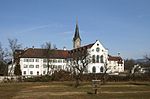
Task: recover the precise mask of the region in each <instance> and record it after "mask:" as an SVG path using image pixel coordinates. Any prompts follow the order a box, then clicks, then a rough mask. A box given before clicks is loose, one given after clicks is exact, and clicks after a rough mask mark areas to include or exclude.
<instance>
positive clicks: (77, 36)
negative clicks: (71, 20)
mask: <svg viewBox="0 0 150 99" xmlns="http://www.w3.org/2000/svg"><path fill="white" fill-rule="evenodd" d="M77 38H79V39H80V40H81V38H80V34H79V27H78V18H76V28H75V35H74V38H73V40H74V41H75V40H76V39H77Z"/></svg>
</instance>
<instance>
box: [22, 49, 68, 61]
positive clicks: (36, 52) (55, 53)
mask: <svg viewBox="0 0 150 99" xmlns="http://www.w3.org/2000/svg"><path fill="white" fill-rule="evenodd" d="M46 51H47V49H40V48H29V49H27V50H25V51H24V53H23V54H22V55H21V58H46V57H47V53H46ZM48 53H49V56H48V57H49V58H62V59H64V58H69V57H70V55H69V53H68V51H67V50H57V49H56V50H54V49H53V50H49V52H48Z"/></svg>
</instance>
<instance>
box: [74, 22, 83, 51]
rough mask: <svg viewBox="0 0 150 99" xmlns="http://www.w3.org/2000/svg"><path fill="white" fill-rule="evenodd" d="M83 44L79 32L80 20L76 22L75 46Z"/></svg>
mask: <svg viewBox="0 0 150 99" xmlns="http://www.w3.org/2000/svg"><path fill="white" fill-rule="evenodd" d="M80 46H81V38H80V34H79V27H78V22H76V28H75V34H74V37H73V48H79V47H80Z"/></svg>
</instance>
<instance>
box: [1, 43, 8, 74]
mask: <svg viewBox="0 0 150 99" xmlns="http://www.w3.org/2000/svg"><path fill="white" fill-rule="evenodd" d="M7 56H8V53H7V50H6V49H5V50H4V49H3V47H2V44H1V42H0V74H3V75H7V65H6V60H5V59H6V57H7Z"/></svg>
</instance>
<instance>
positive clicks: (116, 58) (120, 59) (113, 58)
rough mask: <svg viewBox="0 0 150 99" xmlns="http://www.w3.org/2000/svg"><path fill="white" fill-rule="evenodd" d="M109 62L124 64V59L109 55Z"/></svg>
mask: <svg viewBox="0 0 150 99" xmlns="http://www.w3.org/2000/svg"><path fill="white" fill-rule="evenodd" d="M108 61H118V63H119V64H123V59H122V58H121V57H120V56H111V55H108Z"/></svg>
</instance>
